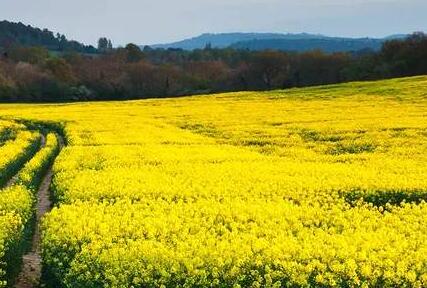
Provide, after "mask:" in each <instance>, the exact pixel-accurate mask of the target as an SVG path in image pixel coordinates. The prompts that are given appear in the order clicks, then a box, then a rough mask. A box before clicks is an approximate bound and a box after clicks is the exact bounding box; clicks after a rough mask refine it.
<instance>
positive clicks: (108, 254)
mask: <svg viewBox="0 0 427 288" xmlns="http://www.w3.org/2000/svg"><path fill="white" fill-rule="evenodd" d="M426 89H427V77H415V78H405V79H394V80H387V81H379V82H366V83H349V84H340V85H333V86H326V87H313V88H305V89H291V90H284V91H271V92H244V93H229V94H219V95H211V96H208V95H206V96H197V97H183V98H179V99H162V100H144V101H130V102H106V103H102V102H99V103H88V104H73V105H60V106H55V105H24V106H20V109H19V112H18V111H17V107H14V106H13V105H12V106H7V107H2V106H0V111H1V112H2V113H4V114H7V115H8V116H10V117H23V118H25V119H29V120H37V121H56V122H61V123H63V125H64V132H65V136H66V138H67V143H68V146H67V147H66V148H64V149H63V150H62V151H61V153H60V155H59V156H58V157H57V158H56V161H55V163H54V179H53V182H52V193H53V196H54V199H55V201H56V208H54V209H53V210H52V211H51V212H50V213H49V214H48V215H47V216H46V217H45V219H44V221H43V222H42V234H43V235H42V236H43V237H42V250H43V251H42V258H43V265H45V267H44V268H45V269H46V277H47V280H48V281H50V282H52V283H51V284H52V286H53V287H117V288H118V287H426V286H427V245H426V243H427V225H426V224H427V203H426V201H427V169H426V165H425V163H427V141H426V137H427V121H426V111H427V96H426V94H425V91H426ZM10 223H13V222H12V221H11V222H10Z"/></svg>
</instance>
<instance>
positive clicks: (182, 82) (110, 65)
mask: <svg viewBox="0 0 427 288" xmlns="http://www.w3.org/2000/svg"><path fill="white" fill-rule="evenodd" d="M99 46H100V47H99V48H100V49H99V50H98V52H99V53H98V54H87V53H78V52H76V51H69V52H68V51H62V52H58V51H56V52H52V51H49V50H48V49H46V48H43V47H34V46H33V47H28V46H22V45H21V46H18V45H10V46H9V47H8V48H6V49H4V51H3V52H2V56H0V101H2V102H44V101H87V100H113V99H114V100H124V99H143V98H153V97H172V96H182V95H193V94H205V93H216V92H231V91H245V90H271V89H283V88H290V87H305V86H312V85H323V84H333V83H341V82H347V81H355V80H357V81H359V80H376V79H384V78H392V77H401V76H413V75H420V74H427V35H425V34H423V33H414V34H412V35H411V36H409V37H408V38H406V39H404V40H391V41H387V42H385V43H384V44H383V46H382V48H381V50H380V51H378V52H375V51H372V50H362V51H357V52H351V53H332V54H328V53H324V52H322V51H320V50H314V51H309V52H304V53H295V52H279V51H255V52H251V51H248V50H236V49H231V48H226V49H214V48H212V47H210V46H207V47H206V48H205V49H197V50H194V51H184V50H180V49H167V50H165V49H152V48H150V47H148V46H146V47H145V48H143V49H140V48H139V47H138V46H136V45H134V44H128V45H127V46H126V47H123V48H117V49H113V47H112V44H111V41H109V40H108V39H106V38H101V39H100V41H99Z"/></svg>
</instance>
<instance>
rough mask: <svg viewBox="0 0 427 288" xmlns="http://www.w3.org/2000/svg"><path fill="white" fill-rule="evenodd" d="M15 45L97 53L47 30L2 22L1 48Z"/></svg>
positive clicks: (0, 33)
mask: <svg viewBox="0 0 427 288" xmlns="http://www.w3.org/2000/svg"><path fill="white" fill-rule="evenodd" d="M14 44H19V45H22V46H42V47H45V48H47V49H49V50H52V51H76V52H81V53H96V52H97V50H96V48H94V47H93V46H88V45H84V44H82V43H80V42H77V41H73V40H67V38H66V37H65V36H64V35H61V34H56V35H54V33H53V32H52V31H49V30H47V29H43V30H41V29H39V28H35V27H32V26H30V25H25V24H22V23H14V22H9V21H0V47H9V46H11V45H14Z"/></svg>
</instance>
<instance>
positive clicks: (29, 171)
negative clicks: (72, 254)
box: [0, 132, 59, 287]
mask: <svg viewBox="0 0 427 288" xmlns="http://www.w3.org/2000/svg"><path fill="white" fill-rule="evenodd" d="M32 133H33V134H35V135H36V136H35V138H34V139H33V141H34V142H35V143H33V144H30V145H29V146H28V145H27V146H26V148H27V149H28V150H31V149H33V147H36V149H38V147H39V144H38V143H39V141H40V137H41V136H40V134H38V133H37V132H32ZM18 135H19V134H18ZM16 145H17V146H18V147H21V146H20V145H22V144H21V143H20V142H19V141H18V142H17V143H16ZM18 147H17V148H16V149H18ZM9 149H10V148H8V150H5V151H4V150H2V148H1V147H0V155H1V156H2V157H3V156H4V157H5V158H6V157H8V156H9V155H8V154H6V152H10V151H14V150H9ZM24 149H25V148H24ZM58 149H59V146H58V141H57V138H56V136H55V135H54V134H49V135H48V136H47V137H46V143H45V144H44V145H43V147H42V148H41V149H40V150H39V151H38V152H37V153H36V154H35V155H34V157H33V158H31V160H29V161H28V162H26V163H25V164H24V166H23V167H21V168H22V169H21V170H20V171H19V173H18V174H17V175H16V176H15V177H14V179H13V180H12V181H11V182H10V183H9V186H8V187H5V188H3V189H0V224H1V225H0V287H8V286H7V284H8V282H9V283H10V282H12V281H13V277H14V276H15V275H16V273H17V272H18V271H19V269H20V264H21V256H22V254H23V253H24V249H25V239H26V238H28V236H29V235H30V234H29V233H31V228H32V227H31V225H32V219H33V218H34V216H35V208H34V206H35V202H36V191H37V188H38V186H39V184H40V182H41V180H42V177H43V175H44V172H45V171H46V169H47V168H48V167H49V165H50V163H51V161H52V160H53V158H54V156H55V154H56V153H57V152H58ZM3 153H5V154H3ZM21 153H22V154H25V153H29V152H28V151H27V150H22V151H21ZM14 157H15V158H13V159H19V158H20V157H17V156H14ZM18 161H19V160H18ZM10 163H11V164H10V165H15V166H17V164H15V163H13V162H10Z"/></svg>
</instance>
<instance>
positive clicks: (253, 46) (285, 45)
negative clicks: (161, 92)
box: [151, 33, 407, 52]
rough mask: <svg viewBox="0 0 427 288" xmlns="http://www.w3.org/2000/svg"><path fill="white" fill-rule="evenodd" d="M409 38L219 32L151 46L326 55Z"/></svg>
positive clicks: (375, 47)
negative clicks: (301, 52) (281, 51)
mask: <svg viewBox="0 0 427 288" xmlns="http://www.w3.org/2000/svg"><path fill="white" fill-rule="evenodd" d="M406 36H407V35H403V34H399V35H391V36H388V37H385V38H347V37H330V36H325V35H320V34H309V33H298V34H291V33H287V34H282V33H219V34H210V33H206V34H202V35H200V36H197V37H193V38H189V39H184V40H182V41H178V42H173V43H169V44H158V45H152V46H151V47H152V48H163V49H168V48H176V49H184V50H194V49H203V48H204V47H206V46H207V45H211V47H212V48H227V47H231V48H236V49H248V50H265V49H275V50H283V51H289V50H292V51H307V50H313V49H322V50H325V51H326V52H337V51H356V50H363V49H372V50H378V49H380V48H381V45H382V43H384V41H386V40H391V39H401V38H405V37H406Z"/></svg>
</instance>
